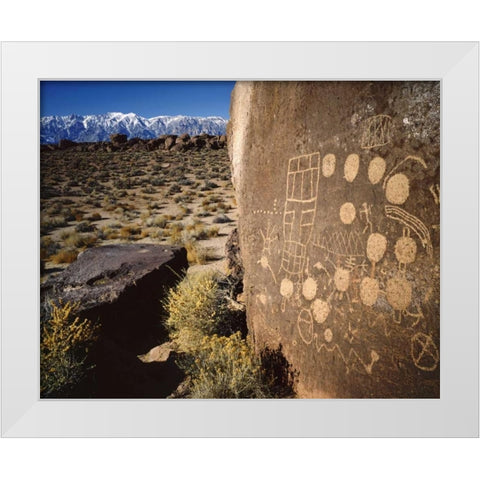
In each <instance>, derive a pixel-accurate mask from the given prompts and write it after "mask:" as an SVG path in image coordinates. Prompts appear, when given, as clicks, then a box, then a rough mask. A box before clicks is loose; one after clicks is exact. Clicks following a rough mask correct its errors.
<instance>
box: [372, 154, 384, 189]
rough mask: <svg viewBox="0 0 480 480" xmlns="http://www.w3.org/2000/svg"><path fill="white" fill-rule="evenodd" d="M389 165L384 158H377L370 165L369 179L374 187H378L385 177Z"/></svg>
mask: <svg viewBox="0 0 480 480" xmlns="http://www.w3.org/2000/svg"><path fill="white" fill-rule="evenodd" d="M386 169H387V163H386V162H385V160H384V159H383V158H382V157H375V158H374V159H373V160H372V161H371V162H370V163H369V165H368V179H369V180H370V183H371V184H372V185H376V184H377V183H378V182H380V180H381V179H382V178H383V175H385V170H386Z"/></svg>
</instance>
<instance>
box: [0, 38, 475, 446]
mask: <svg viewBox="0 0 480 480" xmlns="http://www.w3.org/2000/svg"><path fill="white" fill-rule="evenodd" d="M201 52H208V58H223V59H224V60H225V61H222V62H220V63H218V62H212V63H211V64H209V63H208V62H207V63H205V62H202V61H200V58H203V57H201V56H200V53H201ZM165 56H168V57H169V58H172V59H173V60H172V62H171V63H169V64H168V65H166V64H162V63H161V62H151V61H149V59H152V58H161V57H165ZM59 57H61V58H64V59H65V61H64V62H61V63H59V62H57V61H56V59H57V58H59ZM186 57H188V58H189V59H191V60H192V61H191V62H188V65H187V64H186V63H185V62H182V61H180V59H182V58H186ZM123 58H129V59H130V61H129V62H127V63H126V62H124V61H122V59H123ZM73 59H75V60H73ZM175 59H178V60H175ZM312 59H315V61H312ZM378 59H381V61H380V62H379V61H378ZM2 104H3V106H2V118H3V121H2V224H3V226H2V434H3V435H5V436H170V437H176V436H217V437H218V436H304V437H315V436H317V437H318V436H330V437H336V436H356V437H358V436H363V437H365V436H383V437H386V436H477V435H478V45H477V44H475V43H367V42H365V43H308V42H307V43H303V42H298V43H284V42H277V43H269V42H264V43H235V42H231V43H220V42H219V43H214V42H213V43H202V42H199V43H188V42H185V43H160V42H159V43H141V42H140V43H87V42H85V43H5V44H3V45H2Z"/></svg>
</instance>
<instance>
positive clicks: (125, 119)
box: [40, 112, 228, 144]
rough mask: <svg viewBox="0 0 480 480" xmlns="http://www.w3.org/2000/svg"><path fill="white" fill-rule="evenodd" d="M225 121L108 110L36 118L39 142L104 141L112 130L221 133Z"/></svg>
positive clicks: (149, 135) (147, 133) (155, 133)
mask: <svg viewBox="0 0 480 480" xmlns="http://www.w3.org/2000/svg"><path fill="white" fill-rule="evenodd" d="M227 122H228V120H226V119H224V118H222V117H190V116H185V115H176V116H166V115H160V116H158V117H152V118H145V117H142V116H140V115H137V114H135V113H120V112H110V113H105V114H101V115H67V116H56V115H53V116H46V117H41V119H40V143H41V144H45V143H57V142H58V141H59V140H61V139H68V140H72V141H73V142H102V141H107V140H108V139H109V136H110V135H111V134H112V133H123V134H125V135H127V137H128V138H133V137H140V138H144V139H151V138H156V137H158V136H159V135H164V134H174V135H180V134H182V133H188V134H189V135H199V134H201V133H208V134H210V135H224V134H225V132H226V128H227Z"/></svg>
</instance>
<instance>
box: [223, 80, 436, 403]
mask: <svg viewBox="0 0 480 480" xmlns="http://www.w3.org/2000/svg"><path fill="white" fill-rule="evenodd" d="M439 119H440V89H439V83H438V82H237V84H236V86H235V88H234V91H233V94H232V104H231V120H230V123H229V126H228V138H229V142H228V146H229V154H230V158H231V161H232V166H233V182H234V185H235V190H236V193H237V201H238V207H239V211H240V217H239V233H240V238H239V243H240V247H241V254H242V260H243V267H244V269H245V274H244V292H245V296H246V304H247V320H248V325H249V329H250V331H251V334H252V338H253V339H254V341H255V346H256V348H257V350H262V349H264V348H265V347H268V348H274V349H275V348H277V347H278V346H279V345H280V344H281V345H282V346H283V353H284V355H285V357H286V359H287V360H288V362H289V364H291V365H292V367H293V368H294V369H295V371H297V372H299V376H298V384H297V387H296V388H297V394H298V395H299V396H303V397H337V398H352V397H353V398H365V397H376V398H387V397H388V398H404V397H411V398H419V397H430V398H438V397H439V392H440V389H439V385H440V358H439V344H440V328H439V327H440V321H439V314H440V289H439V285H440V275H439V273H440V268H439V259H440V244H439V237H440V236H439V235H437V233H436V232H437V229H438V228H439V224H440V206H439V196H438V191H439V190H438V188H439V187H438V186H439V183H440V180H439V172H440V159H439V154H438V152H439V138H440V120H439Z"/></svg>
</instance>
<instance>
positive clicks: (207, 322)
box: [165, 271, 231, 353]
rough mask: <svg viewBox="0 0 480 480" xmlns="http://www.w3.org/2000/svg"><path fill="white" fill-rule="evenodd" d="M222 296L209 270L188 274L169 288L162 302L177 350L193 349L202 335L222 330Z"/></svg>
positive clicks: (168, 327)
mask: <svg viewBox="0 0 480 480" xmlns="http://www.w3.org/2000/svg"><path fill="white" fill-rule="evenodd" d="M223 297H224V293H223V292H222V291H221V290H220V289H219V286H218V282H217V281H216V279H215V274H214V273H212V272H210V271H207V272H199V273H197V274H193V275H189V276H187V277H185V278H184V279H183V280H182V281H181V282H180V283H179V284H178V285H177V286H176V287H175V288H173V289H171V290H170V292H169V294H168V296H167V299H166V302H165V308H166V311H167V312H168V318H167V319H166V322H165V324H166V327H167V329H168V331H169V332H170V338H171V339H172V340H173V341H174V342H175V344H176V345H177V349H178V351H180V352H184V353H193V352H195V351H196V350H197V349H198V348H199V346H200V344H201V342H202V339H203V337H204V336H205V335H213V334H214V333H223V332H224V331H225V313H226V308H225V301H224V299H223ZM229 333H231V332H229Z"/></svg>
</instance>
